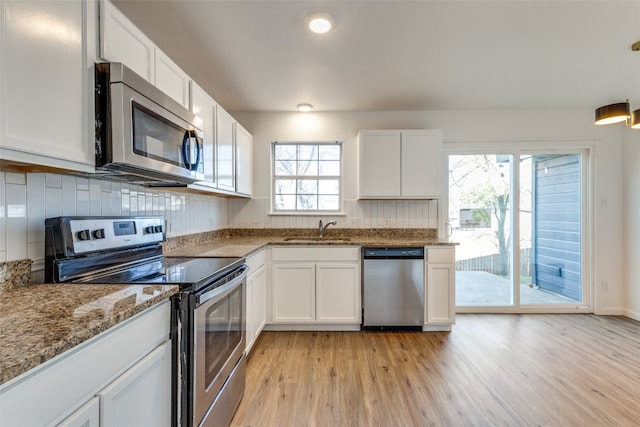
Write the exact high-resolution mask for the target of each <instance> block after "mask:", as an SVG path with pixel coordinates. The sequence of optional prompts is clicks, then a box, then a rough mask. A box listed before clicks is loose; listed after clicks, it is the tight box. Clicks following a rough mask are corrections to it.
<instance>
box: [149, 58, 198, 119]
mask: <svg viewBox="0 0 640 427" xmlns="http://www.w3.org/2000/svg"><path fill="white" fill-rule="evenodd" d="M154 57H155V67H154V68H155V70H154V72H155V85H156V87H157V88H158V89H160V90H161V91H162V92H164V93H165V94H167V95H169V96H170V97H171V98H173V99H174V100H175V101H177V102H179V103H180V104H181V105H182V106H183V107H184V108H189V104H190V103H189V83H190V82H191V78H190V77H189V75H188V74H187V73H185V72H184V71H182V68H180V67H179V66H178V65H177V64H176V63H175V62H173V61H172V60H171V58H169V57H168V56H167V55H166V54H165V53H164V52H163V51H161V50H160V49H158V48H157V47H156V48H155V55H154Z"/></svg>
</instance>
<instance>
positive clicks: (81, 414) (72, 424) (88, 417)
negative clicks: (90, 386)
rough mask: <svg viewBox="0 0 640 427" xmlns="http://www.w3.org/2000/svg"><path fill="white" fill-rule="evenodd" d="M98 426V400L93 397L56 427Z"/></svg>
mask: <svg viewBox="0 0 640 427" xmlns="http://www.w3.org/2000/svg"><path fill="white" fill-rule="evenodd" d="M99 425H100V399H99V398H98V397H93V398H92V399H91V400H89V401H88V402H87V403H85V404H84V405H82V406H81V407H80V408H79V409H78V410H77V411H75V412H74V413H73V414H71V415H70V416H69V417H68V418H66V419H65V420H64V421H63V422H61V423H60V424H58V426H57V427H98V426H99Z"/></svg>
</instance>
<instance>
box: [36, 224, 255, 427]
mask: <svg viewBox="0 0 640 427" xmlns="http://www.w3.org/2000/svg"><path fill="white" fill-rule="evenodd" d="M45 229H46V237H45V280H46V281H47V282H55V283H58V282H65V283H99V284H141V285H143V284H145V285H146V284H154V283H155V284H158V283H162V284H176V285H179V286H180V292H179V293H178V294H177V295H176V296H175V297H173V299H172V307H173V311H172V317H173V320H172V322H173V325H172V343H173V382H174V387H173V389H174V393H173V402H174V404H173V411H172V412H173V424H174V425H178V426H188V427H191V426H224V425H229V424H230V422H231V419H232V417H233V414H234V413H235V410H236V409H237V407H238V404H239V403H240V400H241V399H242V396H243V394H244V387H245V367H246V361H245V355H244V349H245V341H246V270H247V266H246V265H245V263H244V262H245V260H244V258H184V257H182V258H169V257H164V256H163V255H162V246H161V243H162V242H163V241H164V240H165V233H164V220H163V218H162V217H156V216H154V217H57V218H48V219H47V220H46V221H45Z"/></svg>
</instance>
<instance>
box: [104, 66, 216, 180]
mask: <svg viewBox="0 0 640 427" xmlns="http://www.w3.org/2000/svg"><path fill="white" fill-rule="evenodd" d="M95 68H96V96H95V113H96V172H98V173H103V174H106V175H109V176H108V177H111V178H116V179H120V180H126V181H133V182H138V183H141V184H147V185H159V186H173V185H178V186H180V185H186V184H190V183H192V182H195V181H200V180H203V179H204V162H203V159H204V155H203V146H202V144H203V131H202V129H201V123H202V121H201V120H200V119H199V118H198V117H197V116H196V115H195V114H193V113H192V112H191V111H189V110H188V109H186V108H184V106H182V105H181V104H179V103H178V102H176V101H175V100H173V99H171V98H170V97H168V96H167V95H165V94H164V93H163V92H162V91H160V90H159V89H158V88H156V87H155V86H153V85H152V84H151V83H149V82H148V81H147V80H145V79H144V78H142V77H140V76H139V75H138V74H136V73H135V72H133V71H131V70H130V69H128V68H127V67H126V66H124V65H123V64H120V63H115V62H110V63H98V64H96V67H95Z"/></svg>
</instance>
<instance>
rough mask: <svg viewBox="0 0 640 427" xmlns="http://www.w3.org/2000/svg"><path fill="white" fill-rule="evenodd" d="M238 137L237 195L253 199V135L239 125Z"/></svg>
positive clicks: (236, 125) (236, 126)
mask: <svg viewBox="0 0 640 427" xmlns="http://www.w3.org/2000/svg"><path fill="white" fill-rule="evenodd" d="M235 136H236V158H237V161H236V193H238V194H242V195H245V196H249V197H251V191H252V188H253V157H252V156H253V154H252V138H251V134H250V133H249V132H247V130H246V129H245V128H243V127H242V126H240V124H239V123H236V124H235Z"/></svg>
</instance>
